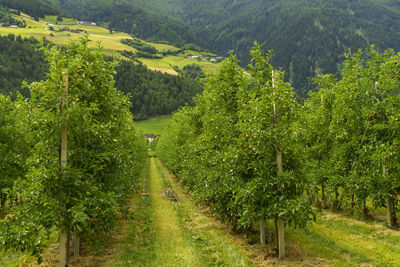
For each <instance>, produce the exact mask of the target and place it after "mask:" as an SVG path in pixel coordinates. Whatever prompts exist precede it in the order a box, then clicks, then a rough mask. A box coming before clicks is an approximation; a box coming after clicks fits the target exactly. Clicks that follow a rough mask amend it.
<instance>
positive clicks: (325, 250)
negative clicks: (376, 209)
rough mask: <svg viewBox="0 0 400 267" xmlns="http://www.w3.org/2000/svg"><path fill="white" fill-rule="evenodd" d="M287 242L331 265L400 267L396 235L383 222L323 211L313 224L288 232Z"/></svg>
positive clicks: (398, 237) (399, 240) (397, 233)
mask: <svg viewBox="0 0 400 267" xmlns="http://www.w3.org/2000/svg"><path fill="white" fill-rule="evenodd" d="M289 239H290V240H292V241H293V242H297V243H299V244H301V246H303V247H304V249H305V250H307V252H308V253H310V255H313V256H315V257H321V258H325V259H329V260H330V261H331V265H332V266H360V265H363V264H364V265H366V264H372V265H373V266H400V257H399V255H400V233H399V231H396V230H391V229H388V228H387V227H386V226H384V224H383V223H378V222H363V221H359V220H356V219H353V218H347V217H345V216H343V215H338V214H333V213H330V212H324V214H323V215H322V216H319V218H318V220H317V222H315V223H314V224H313V225H311V226H308V227H307V228H305V229H294V230H290V231H289Z"/></svg>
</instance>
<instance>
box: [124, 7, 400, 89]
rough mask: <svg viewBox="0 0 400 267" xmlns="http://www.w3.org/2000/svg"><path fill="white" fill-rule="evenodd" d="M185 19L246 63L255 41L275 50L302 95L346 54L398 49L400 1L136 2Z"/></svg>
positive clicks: (217, 49) (276, 62) (278, 61)
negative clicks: (312, 81)
mask: <svg viewBox="0 0 400 267" xmlns="http://www.w3.org/2000/svg"><path fill="white" fill-rule="evenodd" d="M131 1H132V2H134V3H136V4H137V5H140V6H145V7H147V8H149V9H151V10H153V11H155V12H159V14H165V13H169V14H170V15H172V16H175V17H179V18H181V19H182V20H184V21H185V22H186V23H187V24H189V26H190V27H191V28H192V29H193V30H194V32H196V34H197V35H198V36H199V37H201V38H202V39H204V40H206V41H207V44H208V45H209V47H210V48H212V49H213V50H214V51H215V52H217V53H219V54H222V55H226V51H228V50H229V49H234V50H235V52H236V54H237V55H238V58H239V59H241V60H242V66H244V65H247V64H248V63H249V59H250V57H249V56H248V53H247V51H249V49H250V47H251V46H252V43H253V41H254V40H257V41H259V42H261V44H262V47H263V48H264V49H273V50H274V51H275V54H276V56H275V57H274V59H273V64H274V65H276V66H279V67H281V68H282V69H283V70H285V71H286V77H285V78H286V80H288V81H290V82H291V83H292V84H293V85H294V87H295V88H296V91H297V92H298V93H300V95H302V96H305V94H306V92H307V91H308V90H309V89H310V88H311V79H312V78H313V77H314V76H315V75H316V74H320V73H339V72H340V69H341V65H340V63H341V62H342V61H343V60H344V56H343V54H344V53H351V52H355V51H357V50H358V49H359V48H364V49H368V48H369V46H370V44H375V45H376V46H377V48H378V50H380V51H382V50H384V49H387V48H394V49H398V48H399V44H400V34H399V32H398V30H397V29H399V27H400V4H399V2H398V1H390V0H387V1H386V0H384V1H377V0H365V1H348V0H330V1H326V0H315V1H310V0H307V1H303V0H302V1H300V0H279V1H276V0H270V1H265V0H240V1H236V0H235V1H234V0H213V1H211V0H206V1H195V0H171V1H168V2H165V1H160V0H152V1H143V0H131Z"/></svg>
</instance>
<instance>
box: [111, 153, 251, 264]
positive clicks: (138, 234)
mask: <svg viewBox="0 0 400 267" xmlns="http://www.w3.org/2000/svg"><path fill="white" fill-rule="evenodd" d="M144 176H145V179H143V181H142V182H141V184H140V185H139V187H140V188H141V194H137V195H136V196H135V197H134V199H133V201H132V207H131V209H132V210H131V211H132V212H133V214H134V218H133V220H132V221H131V222H130V223H129V225H128V226H127V229H126V232H127V233H128V234H127V236H126V238H125V240H124V241H123V244H122V246H121V248H120V256H119V257H118V259H116V260H115V261H114V262H113V263H111V264H109V266H252V264H251V262H250V260H249V259H248V258H247V257H246V256H245V255H244V253H243V252H242V250H241V249H240V248H239V247H238V246H237V245H235V244H234V241H233V240H232V237H231V236H230V235H229V234H228V233H226V232H224V231H222V230H221V229H219V228H218V226H216V225H214V224H213V223H212V222H210V219H209V218H207V217H205V216H204V215H202V214H201V212H199V211H198V210H197V208H196V207H195V205H194V204H193V203H192V202H191V201H190V199H189V198H188V197H187V196H185V194H184V192H183V191H182V190H181V189H180V188H179V186H177V185H176V184H175V183H174V182H173V180H172V179H171V176H170V174H169V173H168V172H167V171H166V169H165V168H164V167H163V166H162V165H161V163H160V162H159V160H158V159H156V158H151V159H150V162H149V165H148V167H147V170H146V172H145V174H144Z"/></svg>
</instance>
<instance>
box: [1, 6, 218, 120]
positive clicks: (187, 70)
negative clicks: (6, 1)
mask: <svg viewBox="0 0 400 267" xmlns="http://www.w3.org/2000/svg"><path fill="white" fill-rule="evenodd" d="M0 11H3V13H0V22H1V15H2V16H3V17H4V18H10V16H11V18H12V23H11V24H15V22H21V23H20V24H18V25H9V26H6V27H0V48H2V49H0V63H1V66H3V67H2V71H1V72H0V91H1V92H2V93H6V94H11V95H15V93H16V92H22V94H23V95H24V96H29V92H28V91H27V90H26V89H25V88H23V87H22V86H21V84H22V81H23V80H25V81H27V82H28V83H30V82H33V81H39V80H41V79H43V78H44V77H45V76H44V74H45V72H46V71H47V69H48V66H47V64H46V62H45V61H44V58H43V55H42V53H40V52H39V51H38V47H39V41H38V40H41V39H43V38H45V40H46V42H51V43H53V44H56V45H61V46H63V45H66V44H68V43H69V42H70V41H71V40H78V39H80V38H82V37H84V36H85V35H84V34H83V33H87V34H88V38H89V39H90V40H91V42H90V43H89V47H90V48H96V47H98V45H99V42H100V45H101V46H102V47H103V48H102V50H103V52H105V53H106V54H107V55H108V56H113V57H114V58H117V59H118V60H119V61H120V63H119V64H118V65H117V67H116V68H115V71H116V74H115V77H114V79H115V86H116V88H117V89H118V90H120V91H123V92H125V93H127V94H129V95H130V99H131V103H132V107H131V112H132V114H134V115H135V116H136V119H138V120H140V119H145V118H147V117H149V116H159V115H166V114H171V113H172V112H173V111H175V110H177V109H178V108H180V107H182V106H184V105H185V104H187V103H188V104H191V103H192V98H193V97H194V96H195V95H196V94H198V93H200V92H201V91H202V85H201V83H200V81H199V80H198V79H197V77H204V73H203V71H204V72H208V73H209V72H214V71H215V70H216V69H217V68H218V66H219V65H220V64H219V63H216V62H211V61H210V60H209V61H200V59H201V58H203V57H208V58H210V57H211V58H212V57H213V54H211V53H209V52H207V51H204V50H202V49H199V48H198V47H196V46H188V45H186V46H184V47H182V48H177V47H174V46H171V45H168V44H165V43H150V42H145V41H143V40H140V39H137V38H135V39H133V38H132V37H131V36H129V35H128V34H126V33H120V32H115V31H113V32H110V31H109V30H108V29H105V28H103V27H100V26H97V25H91V23H86V24H79V25H77V21H75V20H74V19H70V18H63V19H60V18H57V16H45V18H43V19H42V18H41V19H38V21H36V20H34V19H33V18H32V17H30V16H29V15H27V14H25V13H21V14H20V15H17V14H10V13H7V10H5V9H2V10H0ZM8 24H10V23H8ZM87 24H89V25H87ZM21 37H23V38H21ZM192 49H195V50H198V51H195V50H192ZM190 54H192V55H194V54H196V55H197V56H198V57H199V58H198V59H196V58H191V57H189V55H190ZM178 74H179V75H178Z"/></svg>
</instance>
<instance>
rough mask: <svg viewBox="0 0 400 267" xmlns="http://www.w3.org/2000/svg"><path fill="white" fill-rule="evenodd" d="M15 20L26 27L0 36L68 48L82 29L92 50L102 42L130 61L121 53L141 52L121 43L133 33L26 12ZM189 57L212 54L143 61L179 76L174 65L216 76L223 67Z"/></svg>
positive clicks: (1, 31)
mask: <svg viewBox="0 0 400 267" xmlns="http://www.w3.org/2000/svg"><path fill="white" fill-rule="evenodd" d="M13 17H14V18H15V19H17V20H20V21H25V22H26V28H13V27H0V35H8V34H14V35H20V36H22V37H34V38H36V39H43V38H47V39H48V40H50V41H51V42H53V43H55V44H57V45H64V44H66V43H68V42H70V41H71V40H77V39H79V38H80V37H82V36H83V33H76V32H72V31H75V30H82V31H86V32H87V33H88V34H89V39H90V40H91V41H92V42H91V43H90V45H89V46H90V47H91V48H96V47H97V46H98V44H99V42H100V44H101V46H102V47H103V51H104V52H105V53H106V54H108V55H113V56H115V57H117V58H121V59H126V60H128V58H126V57H124V56H122V55H121V54H120V52H119V51H122V50H127V51H132V52H136V51H137V50H136V49H135V48H132V47H130V46H128V45H125V44H122V43H121V40H122V39H125V38H132V37H131V36H130V35H129V34H126V33H122V32H116V31H113V32H112V33H111V32H110V31H109V30H108V29H106V28H104V27H101V26H97V25H96V26H92V25H78V24H77V21H76V20H74V19H68V18H64V19H63V21H60V22H58V21H57V19H56V16H46V17H45V18H44V19H40V20H39V21H35V20H34V19H33V18H32V17H30V16H29V15H26V14H24V13H21V15H20V16H19V15H13ZM56 23H57V24H56ZM49 24H50V25H49ZM51 27H52V28H54V30H50V29H49V28H51ZM64 27H67V28H69V29H70V31H61V29H62V28H64ZM146 43H147V44H150V45H152V46H154V47H155V48H156V49H157V50H158V51H160V52H163V51H168V50H170V51H176V50H178V49H179V48H177V47H174V46H172V45H168V44H160V43H150V42H146ZM188 54H198V55H199V56H203V55H210V54H211V53H208V52H196V51H191V50H186V51H184V52H182V53H180V54H178V55H177V56H172V55H169V56H165V57H163V58H162V59H145V58H139V60H140V61H142V62H143V63H144V64H145V65H146V66H148V67H149V68H150V69H152V70H157V71H162V72H166V73H170V74H175V75H176V74H177V73H176V71H175V70H174V69H173V66H178V67H179V68H183V67H184V66H185V65H188V64H193V63H196V64H198V65H200V66H201V68H202V69H203V71H204V72H206V73H213V72H215V71H216V70H217V69H218V67H219V65H220V64H219V63H211V62H202V61H198V60H196V59H189V58H187V55H188Z"/></svg>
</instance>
